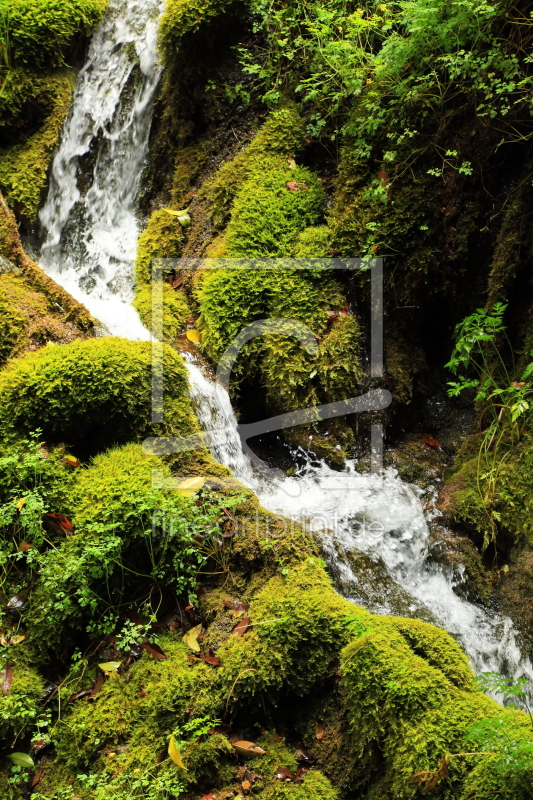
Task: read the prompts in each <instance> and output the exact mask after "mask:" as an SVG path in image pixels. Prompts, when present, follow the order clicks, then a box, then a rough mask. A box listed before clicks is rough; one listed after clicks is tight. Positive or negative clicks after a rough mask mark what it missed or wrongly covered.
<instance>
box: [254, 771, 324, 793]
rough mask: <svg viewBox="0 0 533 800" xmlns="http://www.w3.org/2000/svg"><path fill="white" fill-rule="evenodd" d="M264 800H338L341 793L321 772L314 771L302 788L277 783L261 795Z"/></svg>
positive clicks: (307, 776)
mask: <svg viewBox="0 0 533 800" xmlns="http://www.w3.org/2000/svg"><path fill="white" fill-rule="evenodd" d="M261 797H263V798H264V800H338V797H339V793H338V791H337V790H336V789H334V788H333V786H332V785H331V783H330V781H329V780H328V779H327V778H326V776H325V775H323V774H322V773H321V772H318V771H316V770H312V771H311V772H308V773H307V775H305V776H304V778H303V781H302V784H301V785H300V786H298V785H294V784H290V783H281V782H279V781H278V782H277V783H274V784H271V786H270V787H268V788H267V789H266V791H264V792H262V793H261Z"/></svg>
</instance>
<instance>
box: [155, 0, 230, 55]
mask: <svg viewBox="0 0 533 800" xmlns="http://www.w3.org/2000/svg"><path fill="white" fill-rule="evenodd" d="M234 1H235V0H194V2H190V1H189V0H169V2H168V3H167V4H166V8H165V13H164V14H163V16H162V18H161V25H160V43H161V46H162V50H163V55H164V58H165V61H166V62H167V63H168V62H169V61H171V59H172V57H173V55H174V54H175V53H176V51H177V50H179V48H180V45H181V41H182V38H183V37H184V36H185V35H186V34H188V33H191V32H194V31H196V30H198V28H199V27H200V25H202V23H204V22H205V21H206V20H209V19H212V18H213V17H217V16H218V15H219V14H222V13H223V12H224V11H226V9H228V8H229V6H231V4H232V3H234Z"/></svg>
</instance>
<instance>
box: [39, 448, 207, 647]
mask: <svg viewBox="0 0 533 800" xmlns="http://www.w3.org/2000/svg"><path fill="white" fill-rule="evenodd" d="M161 478H167V479H168V478H170V470H169V468H168V467H167V466H165V465H164V463H163V462H162V460H161V459H159V458H157V457H156V456H147V455H145V454H143V451H142V448H141V446H140V445H137V444H128V445H125V446H123V447H117V448H112V449H110V450H108V451H106V452H105V453H102V454H101V455H99V456H97V457H96V458H95V459H94V460H93V462H92V463H91V464H90V465H89V466H88V468H82V469H80V470H78V471H77V474H76V477H75V480H74V481H73V483H72V485H71V486H70V487H69V491H68V498H67V501H66V503H65V505H64V506H62V508H61V510H62V512H67V513H68V514H69V517H70V518H71V520H72V522H73V524H74V526H75V530H74V533H72V534H71V535H70V536H69V537H68V539H66V540H63V541H59V542H58V543H57V545H56V547H55V548H54V550H53V551H51V552H49V553H48V554H47V555H46V556H44V557H43V559H42V562H41V565H40V567H41V568H40V576H39V581H38V582H37V584H36V586H35V587H34V590H33V591H32V594H31V602H30V608H29V611H28V612H27V614H26V615H25V624H26V629H27V631H28V636H29V640H30V641H31V643H32V646H33V647H34V648H35V649H36V650H40V651H41V652H44V653H45V654H46V652H47V651H49V650H50V648H51V647H53V646H54V644H57V643H58V642H59V641H61V642H62V646H63V647H65V646H66V644H68V641H69V638H70V637H71V636H73V635H74V632H76V631H81V633H77V634H76V635H78V636H81V637H83V636H84V635H85V630H88V631H89V632H92V631H93V630H94V629H96V630H98V629H99V627H100V626H101V625H105V626H107V625H111V628H114V626H115V624H118V619H119V616H118V615H119V613H120V610H121V609H123V608H124V605H130V604H132V603H134V604H136V603H139V599H140V598H141V597H143V596H145V599H146V598H149V597H150V595H151V593H152V592H153V590H154V589H155V587H159V588H158V589H157V591H158V594H159V603H160V604H161V603H162V602H170V603H172V597H173V596H174V593H178V594H180V593H181V592H184V591H193V589H194V586H195V581H196V574H197V572H198V569H199V565H200V564H201V563H202V561H203V558H202V557H200V555H199V554H198V553H197V548H196V545H195V543H194V541H192V538H191V537H192V533H191V530H192V531H194V530H199V529H200V530H203V528H202V527H201V522H203V523H204V525H208V524H209V522H210V520H211V517H210V516H209V515H210V514H211V516H215V517H216V514H217V510H216V509H215V510H214V511H212V512H211V511H210V508H211V506H212V505H213V502H216V498H211V497H210V496H208V497H207V499H206V501H205V508H204V507H202V512H203V515H204V516H203V517H202V519H201V520H199V519H198V518H197V512H196V509H197V505H196V502H198V503H200V501H199V500H198V498H196V497H192V498H183V497H182V496H181V495H180V494H179V493H178V492H177V491H176V490H175V486H174V484H173V483H172V481H170V482H169V481H167V482H165V481H164V480H161ZM195 515H196V516H195ZM211 524H212V523H211ZM191 526H193V527H192V528H191ZM194 526H196V527H194ZM104 598H105V600H104V603H105V606H106V609H107V611H106V613H105V614H104V619H103V620H102V613H103V612H102V609H101V608H100V602H101V601H102V599H104Z"/></svg>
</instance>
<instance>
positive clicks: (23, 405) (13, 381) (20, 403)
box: [0, 337, 198, 452]
mask: <svg viewBox="0 0 533 800" xmlns="http://www.w3.org/2000/svg"><path fill="white" fill-rule="evenodd" d="M164 373H165V386H166V387H167V392H166V393H165V400H164V409H163V410H164V414H165V417H164V418H165V419H166V420H167V422H166V423H165V424H163V425H155V426H153V425H152V422H151V415H152V401H151V392H152V352H151V345H150V344H149V343H148V342H130V341H126V340H125V339H118V338H113V337H110V338H102V339H92V340H87V341H76V342H72V343H71V344H67V345H64V346H59V345H52V344H49V345H48V346H47V347H45V348H44V349H43V350H40V351H39V352H37V353H32V354H29V355H27V356H25V357H23V358H21V359H18V360H16V361H14V362H12V363H10V364H8V366H7V367H5V368H4V370H3V372H2V373H0V398H1V401H0V406H1V411H0V419H1V421H2V426H3V430H4V432H5V433H10V432H12V433H17V432H18V433H24V432H26V431H32V430H35V429H36V428H41V429H42V430H43V431H44V433H45V435H46V436H49V437H51V438H52V440H53V439H57V438H58V437H61V439H67V440H68V441H69V442H70V443H71V444H78V445H80V444H83V445H84V446H89V447H91V448H92V449H93V452H94V449H96V448H97V447H98V445H100V446H101V445H102V444H103V443H107V444H109V443H110V442H119V441H124V440H128V439H129V440H131V439H141V438H143V437H144V436H146V435H148V434H149V433H155V434H156V435H157V433H159V432H163V431H165V430H166V431H169V432H170V431H176V432H179V433H188V432H194V431H196V430H197V429H198V425H197V423H196V421H195V418H194V416H193V414H192V411H191V408H190V402H189V398H188V394H187V388H188V384H187V372H186V369H185V367H184V365H183V362H182V360H181V358H180V357H179V356H178V355H177V354H176V352H175V351H173V350H171V349H170V348H165V350H164Z"/></svg>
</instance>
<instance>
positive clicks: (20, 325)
mask: <svg viewBox="0 0 533 800" xmlns="http://www.w3.org/2000/svg"><path fill="white" fill-rule="evenodd" d="M19 272H20V271H19ZM0 309H1V313H0V364H2V363H3V362H5V361H6V360H7V359H8V358H13V357H14V356H17V355H20V354H21V353H23V352H24V351H25V350H27V349H28V348H29V347H33V348H36V347H39V346H42V345H44V344H46V343H47V342H49V341H52V342H61V343H66V342H70V341H72V340H73V339H75V338H76V337H77V336H78V335H79V331H78V329H77V328H76V327H75V326H74V325H73V324H72V323H69V322H65V320H64V315H63V314H62V313H61V312H60V311H58V309H57V307H56V306H55V303H51V302H50V300H49V299H48V298H47V297H46V296H45V295H44V294H42V293H41V292H35V291H33V289H30V288H29V287H28V286H27V284H26V282H25V281H24V278H23V277H22V276H21V275H20V274H19V275H17V274H12V273H11V274H9V273H6V274H3V275H0Z"/></svg>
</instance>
